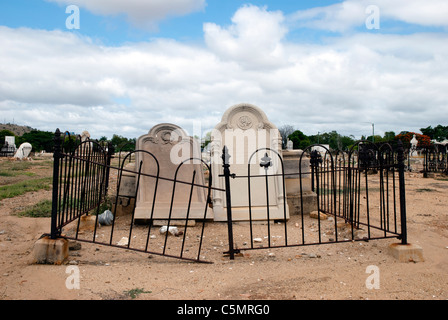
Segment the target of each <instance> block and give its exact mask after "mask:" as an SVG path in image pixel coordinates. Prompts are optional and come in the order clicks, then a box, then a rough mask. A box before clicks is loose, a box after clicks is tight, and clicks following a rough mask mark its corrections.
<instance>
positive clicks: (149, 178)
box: [50, 130, 223, 262]
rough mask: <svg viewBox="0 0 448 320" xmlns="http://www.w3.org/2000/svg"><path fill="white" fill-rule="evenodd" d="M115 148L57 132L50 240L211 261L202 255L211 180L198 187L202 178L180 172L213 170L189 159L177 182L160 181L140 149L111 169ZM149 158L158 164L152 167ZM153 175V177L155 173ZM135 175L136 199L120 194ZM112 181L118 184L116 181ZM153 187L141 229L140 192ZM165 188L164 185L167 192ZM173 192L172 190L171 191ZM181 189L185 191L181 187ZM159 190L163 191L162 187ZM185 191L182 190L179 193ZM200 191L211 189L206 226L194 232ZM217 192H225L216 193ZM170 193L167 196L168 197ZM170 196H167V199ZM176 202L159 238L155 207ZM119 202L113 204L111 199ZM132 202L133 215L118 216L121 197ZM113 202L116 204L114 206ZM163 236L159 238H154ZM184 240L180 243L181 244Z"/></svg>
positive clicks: (168, 208)
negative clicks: (180, 211) (183, 196)
mask: <svg viewBox="0 0 448 320" xmlns="http://www.w3.org/2000/svg"><path fill="white" fill-rule="evenodd" d="M113 151H114V150H113V148H111V146H110V145H109V146H108V148H105V147H104V146H102V145H101V144H100V143H97V142H95V141H91V140H86V141H80V140H79V139H78V138H73V137H70V136H68V137H67V135H66V138H64V139H62V138H61V133H60V132H59V130H57V131H56V133H55V148H54V168H53V206H52V219H51V234H50V235H51V238H53V239H55V238H58V237H63V238H66V239H72V240H76V241H82V242H89V243H95V244H99V245H106V246H111V247H117V248H123V249H128V250H133V251H139V252H144V253H149V254H154V255H162V256H168V257H175V258H180V259H185V260H191V261H196V262H208V261H206V260H205V259H203V257H202V256H201V249H202V239H203V235H204V229H205V225H206V219H205V218H206V216H207V210H208V207H209V203H210V191H211V183H212V177H211V174H210V177H209V183H208V184H207V185H205V184H199V183H198V181H199V180H198V179H197V176H198V173H197V172H196V171H193V172H192V176H191V180H189V181H185V180H181V179H179V178H178V172H180V171H181V170H182V168H183V167H184V166H185V164H186V163H187V162H190V161H199V162H200V164H201V167H202V166H205V167H206V168H207V170H208V171H209V167H208V165H207V164H206V163H205V162H203V161H202V160H201V159H194V158H190V159H186V160H184V161H182V162H181V163H180V164H179V165H178V166H177V169H176V171H175V173H174V177H173V178H167V177H164V176H161V175H160V173H159V171H160V170H159V169H160V165H159V162H158V160H157V158H156V157H155V156H154V155H153V154H152V153H150V152H148V151H143V150H135V151H131V152H129V153H128V154H127V155H126V156H125V157H124V159H121V157H120V159H118V166H114V165H112V164H111V162H112V160H113ZM138 153H140V154H145V155H146V156H147V157H148V158H146V159H144V158H142V159H141V160H140V161H139V162H138V163H135V166H134V167H133V168H131V169H129V168H127V167H125V164H126V163H129V159H130V158H131V157H134V158H135V155H136V154H138ZM149 159H152V160H153V162H151V163H149V162H150V161H148V160H149ZM145 161H146V162H147V163H146V165H147V166H148V165H149V166H154V167H155V170H152V171H150V172H149V173H148V172H147V171H143V170H142V167H143V165H144V162H145ZM153 173H154V174H153ZM125 174H128V175H129V174H130V175H132V176H133V177H134V186H135V187H134V190H135V192H134V194H132V195H128V194H126V195H123V194H122V192H121V190H122V188H121V186H122V181H123V176H124V175H125ZM112 176H114V177H115V179H112ZM109 181H114V185H113V187H114V188H116V189H115V194H114V195H111V194H109V193H108V191H109V189H110V188H112V187H110V188H109ZM142 181H143V183H145V184H147V185H151V188H150V189H151V192H152V193H151V194H150V195H149V196H148V197H149V198H151V200H152V209H151V210H150V212H149V213H148V217H147V219H145V221H144V223H141V225H140V224H139V223H138V221H137V220H136V219H135V216H134V215H135V209H136V203H137V201H136V199H137V197H138V195H139V192H140V191H141V189H142V188H141V184H142ZM160 185H164V186H165V189H164V190H162V189H161V188H160ZM168 185H169V188H171V190H168V187H167V186H168ZM180 186H182V187H183V188H181V187H180ZM158 187H159V188H158ZM180 189H182V190H180ZM187 189H188V190H189V191H188V192H189V197H188V198H187V200H186V202H185V204H186V206H184V207H185V208H186V211H185V215H184V216H183V217H182V218H179V217H178V216H175V215H174V214H173V212H174V210H175V208H176V205H177V204H178V201H177V199H176V197H177V196H178V195H179V193H181V192H182V191H185V190H187ZM195 189H201V190H203V189H205V190H206V201H205V203H204V206H203V208H202V210H203V217H202V219H200V220H202V221H201V226H200V227H199V228H198V227H195V228H192V227H190V222H191V221H192V219H190V205H191V203H192V194H193V190H195ZM216 190H218V191H223V190H220V189H216ZM164 193H165V194H164ZM167 194H168V195H167ZM162 195H164V198H167V197H168V198H171V201H170V202H169V206H168V207H167V208H166V213H167V215H166V223H165V225H164V226H163V227H164V228H165V229H166V232H165V233H164V236H163V237H160V236H159V232H158V231H160V230H159V229H160V227H156V226H155V225H154V220H156V219H160V217H156V216H154V208H155V207H157V203H158V202H160V199H159V198H160V197H161V196H162ZM112 197H113V198H115V199H111V198H112ZM122 197H125V198H128V199H130V200H132V201H131V202H130V203H132V208H131V211H130V215H118V210H117V207H118V203H119V198H122ZM113 200H114V201H113ZM174 225H176V226H179V227H176V229H178V231H177V232H176V234H175V235H176V237H169V235H171V234H172V232H171V230H172V226H174ZM156 234H157V235H158V236H157V237H155V235H156ZM179 240H180V241H179Z"/></svg>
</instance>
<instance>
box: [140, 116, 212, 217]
mask: <svg viewBox="0 0 448 320" xmlns="http://www.w3.org/2000/svg"><path fill="white" fill-rule="evenodd" d="M136 150H140V151H138V152H136V157H135V159H136V161H135V169H134V171H135V172H137V173H138V172H139V170H141V171H140V172H141V173H142V174H143V175H140V180H139V181H138V182H137V181H136V183H138V190H137V201H136V208H135V219H137V220H138V219H142V220H147V219H152V220H166V219H168V218H171V219H186V218H187V212H188V208H189V215H188V218H189V219H203V218H204V213H205V209H206V207H207V189H206V188H203V187H199V186H204V185H205V183H204V174H203V164H202V162H201V161H200V160H198V159H200V146H199V144H198V142H197V141H196V140H194V139H193V138H192V137H190V136H188V135H187V134H186V133H185V131H184V130H182V129H181V128H180V127H178V126H176V125H174V124H168V123H163V124H159V125H156V126H154V127H153V128H152V129H151V130H150V131H149V133H148V134H146V135H143V136H141V137H140V138H138V140H137V143H136ZM190 158H195V160H189V159H190ZM140 164H141V169H140ZM193 174H194V175H193ZM137 176H138V174H136V177H137ZM157 177H158V178H157ZM174 179H176V181H177V183H174V182H173V181H172V180H174ZM191 183H194V184H196V185H199V186H194V187H193V188H192V187H191ZM173 194H174V196H173ZM190 197H191V203H190V205H189V202H190V201H189V199H190ZM212 217H213V211H212V210H211V208H208V209H207V216H206V218H207V219H209V218H212Z"/></svg>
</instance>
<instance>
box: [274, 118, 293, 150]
mask: <svg viewBox="0 0 448 320" xmlns="http://www.w3.org/2000/svg"><path fill="white" fill-rule="evenodd" d="M278 131H280V135H281V136H282V149H286V144H287V142H288V137H289V136H290V135H291V134H292V133H293V132H294V127H293V126H291V125H289V124H285V125H283V126H281V127H280V128H278Z"/></svg>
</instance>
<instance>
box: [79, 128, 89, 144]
mask: <svg viewBox="0 0 448 320" xmlns="http://www.w3.org/2000/svg"><path fill="white" fill-rule="evenodd" d="M89 139H90V133H89V131H86V130H84V131H83V132H82V133H81V141H82V142H84V141H86V140H89Z"/></svg>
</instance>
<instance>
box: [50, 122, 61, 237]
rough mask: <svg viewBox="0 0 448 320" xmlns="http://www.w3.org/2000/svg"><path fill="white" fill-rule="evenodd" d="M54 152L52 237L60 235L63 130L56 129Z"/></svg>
mask: <svg viewBox="0 0 448 320" xmlns="http://www.w3.org/2000/svg"><path fill="white" fill-rule="evenodd" d="M53 141H54V153H53V159H54V162H53V194H52V203H51V239H56V238H57V236H58V228H57V223H56V222H57V219H58V189H59V186H58V183H59V159H60V158H61V132H60V131H59V129H56V132H55V134H54V139H53Z"/></svg>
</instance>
